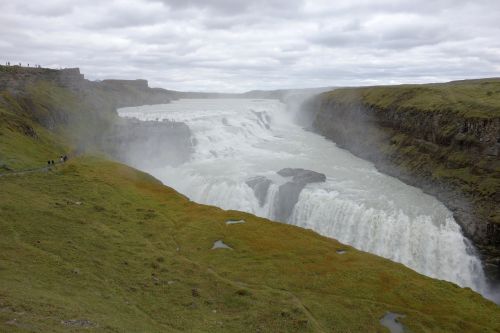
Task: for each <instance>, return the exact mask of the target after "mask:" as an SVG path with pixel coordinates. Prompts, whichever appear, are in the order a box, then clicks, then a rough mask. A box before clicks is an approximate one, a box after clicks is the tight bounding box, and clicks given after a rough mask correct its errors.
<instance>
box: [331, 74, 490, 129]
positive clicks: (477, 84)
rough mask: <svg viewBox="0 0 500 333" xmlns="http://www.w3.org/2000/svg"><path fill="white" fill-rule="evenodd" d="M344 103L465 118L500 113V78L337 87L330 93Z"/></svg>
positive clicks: (488, 116)
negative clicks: (357, 103)
mask: <svg viewBox="0 0 500 333" xmlns="http://www.w3.org/2000/svg"><path fill="white" fill-rule="evenodd" d="M326 95H327V96H331V97H333V98H335V99H339V100H342V101H344V102H357V101H360V100H361V101H363V102H364V103H366V104H368V105H370V106H373V107H378V108H388V107H392V108H395V109H396V110H398V109H401V110H403V109H417V110H419V111H424V112H442V111H445V112H450V113H453V114H458V115H461V116H464V117H466V118H485V119H488V118H493V117H499V116H500V79H497V78H493V79H482V80H466V81H454V82H449V83H433V84H422V85H411V84H407V85H398V86H376V87H366V88H347V89H337V90H334V91H332V92H330V93H328V94H326Z"/></svg>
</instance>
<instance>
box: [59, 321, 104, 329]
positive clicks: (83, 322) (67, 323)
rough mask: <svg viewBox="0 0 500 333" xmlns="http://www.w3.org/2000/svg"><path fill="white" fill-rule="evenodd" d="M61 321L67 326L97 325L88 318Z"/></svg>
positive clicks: (86, 326)
mask: <svg viewBox="0 0 500 333" xmlns="http://www.w3.org/2000/svg"><path fill="white" fill-rule="evenodd" d="M61 323H62V324H63V325H64V326H68V327H79V328H91V327H97V324H96V323H93V322H91V321H90V320H87V319H70V320H63V321H62V322H61Z"/></svg>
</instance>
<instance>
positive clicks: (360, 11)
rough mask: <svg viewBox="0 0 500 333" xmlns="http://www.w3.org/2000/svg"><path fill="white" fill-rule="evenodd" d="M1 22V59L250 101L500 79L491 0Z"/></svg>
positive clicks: (45, 8) (150, 2) (65, 14)
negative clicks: (259, 93) (278, 92)
mask: <svg viewBox="0 0 500 333" xmlns="http://www.w3.org/2000/svg"><path fill="white" fill-rule="evenodd" d="M2 7H3V8H2V11H0V21H1V22H2V27H1V28H0V41H1V42H0V58H3V59H2V60H3V61H4V62H5V61H11V62H12V63H17V62H23V63H31V64H34V63H39V64H42V65H46V66H52V67H74V66H78V67H80V68H81V69H82V72H84V73H85V74H86V76H87V77H88V78H90V79H102V78H107V77H114V78H130V79H134V78H145V79H148V80H149V81H150V83H151V85H153V86H161V87H165V88H169V89H179V90H203V91H244V90H249V89H274V88H286V87H312V86H331V85H362V84H384V83H398V82H401V83H406V82H429V81H446V80H452V79H462V78H472V77H482V76H490V77H491V76H500V70H499V66H498V63H499V62H500V40H499V39H498V36H499V35H500V25H499V24H498V22H500V2H497V1H488V0H475V1H474V0H470V1H467V0H437V1H432V2H425V3H422V2H415V1H409V0H377V1H374V0H338V1H335V2H333V1H330V0H309V1H306V0H268V1H265V0H256V1H236V0H211V1H210V0H114V1H99V0H87V1H85V2H82V1H76V0H73V1H69V0H67V1H63V0H44V1H40V0H32V1H29V2H24V3H21V2H17V3H16V2H7V3H5V4H2Z"/></svg>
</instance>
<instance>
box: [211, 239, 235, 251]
mask: <svg viewBox="0 0 500 333" xmlns="http://www.w3.org/2000/svg"><path fill="white" fill-rule="evenodd" d="M216 249H228V250H232V248H231V247H230V246H228V245H227V244H225V243H224V242H223V241H222V240H218V241H215V242H214V245H213V246H212V250H216Z"/></svg>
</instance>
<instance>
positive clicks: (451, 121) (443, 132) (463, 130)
mask: <svg viewBox="0 0 500 333" xmlns="http://www.w3.org/2000/svg"><path fill="white" fill-rule="evenodd" d="M304 111H305V114H306V117H302V118H305V119H308V120H309V123H308V125H309V126H311V127H312V128H313V129H314V130H315V131H317V132H318V133H320V134H322V135H324V136H325V137H327V138H329V139H331V140H332V141H334V142H336V143H337V144H338V145H339V146H340V147H343V148H346V149H348V150H350V151H351V152H353V153H354V154H356V155H358V156H360V157H362V158H365V159H368V160H370V161H372V162H374V163H375V165H376V166H377V168H378V169H379V170H381V171H382V172H384V173H387V174H390V175H393V176H395V177H397V178H399V179H401V180H403V181H404V182H406V183H408V184H410V185H414V186H416V187H419V188H422V189H423V190H424V191H425V192H427V193H429V194H432V195H434V196H436V197H437V198H438V199H440V200H441V201H442V202H443V203H444V204H445V205H446V206H447V207H448V208H449V209H450V210H451V211H452V212H453V214H454V216H455V219H456V220H457V222H458V223H459V224H460V225H461V226H462V229H463V231H464V233H465V234H466V235H467V236H468V237H469V238H470V239H472V240H473V241H474V243H475V244H476V246H477V247H478V249H479V250H480V252H481V254H482V255H483V259H484V262H485V268H486V271H487V272H488V275H489V276H490V277H491V278H493V279H497V280H498V279H500V211H499V209H500V164H499V158H498V156H499V151H500V79H485V80H472V81H457V82H450V83H447V84H433V85H406V86H389V87H368V88H350V89H338V90H335V91H333V92H328V93H324V94H321V95H318V96H317V97H315V98H314V99H311V100H309V101H308V102H307V103H306V105H305V107H304Z"/></svg>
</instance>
